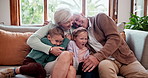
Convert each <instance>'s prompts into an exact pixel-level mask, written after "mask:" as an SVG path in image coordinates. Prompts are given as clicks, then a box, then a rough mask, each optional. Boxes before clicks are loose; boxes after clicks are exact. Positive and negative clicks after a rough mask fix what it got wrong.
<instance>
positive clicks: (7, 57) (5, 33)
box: [0, 25, 148, 78]
mask: <svg viewBox="0 0 148 78" xmlns="http://www.w3.org/2000/svg"><path fill="white" fill-rule="evenodd" d="M40 28H41V27H33V26H31V27H25V26H5V25H0V70H2V69H5V68H9V67H17V66H20V65H21V64H22V62H23V60H24V58H25V56H26V55H27V54H28V53H29V52H30V50H31V48H30V47H29V46H28V45H27V44H26V40H27V39H28V37H29V36H30V35H32V34H33V33H34V32H35V31H36V30H38V29H40ZM124 31H125V34H126V41H127V43H128V45H129V47H130V48H131V49H132V50H133V51H134V52H135V55H136V57H137V59H138V60H139V61H140V62H141V64H142V65H143V66H144V67H145V68H146V69H148V61H146V60H147V59H148V57H147V56H148V32H144V34H143V33H142V32H143V31H137V30H128V29H125V30H124ZM15 78H33V77H30V76H26V75H21V74H19V75H16V76H15Z"/></svg>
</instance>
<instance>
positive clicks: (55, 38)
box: [52, 35, 64, 40]
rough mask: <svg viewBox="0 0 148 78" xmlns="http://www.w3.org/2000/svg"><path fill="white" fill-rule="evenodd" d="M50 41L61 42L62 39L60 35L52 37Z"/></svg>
mask: <svg viewBox="0 0 148 78" xmlns="http://www.w3.org/2000/svg"><path fill="white" fill-rule="evenodd" d="M52 39H54V40H63V39H64V38H63V37H62V36H61V35H53V36H52Z"/></svg>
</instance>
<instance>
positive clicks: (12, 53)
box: [0, 29, 32, 65]
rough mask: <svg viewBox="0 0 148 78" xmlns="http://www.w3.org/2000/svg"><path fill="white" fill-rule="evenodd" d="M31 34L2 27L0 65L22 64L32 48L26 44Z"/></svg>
mask: <svg viewBox="0 0 148 78" xmlns="http://www.w3.org/2000/svg"><path fill="white" fill-rule="evenodd" d="M31 34H32V33H31V32H28V33H20V32H10V31H5V30H2V29H0V65H21V64H22V63H23V60H24V58H25V57H26V55H27V54H28V53H29V52H30V49H31V48H30V47H29V46H28V45H27V44H26V40H27V39H28V37H29V36H30V35H31Z"/></svg>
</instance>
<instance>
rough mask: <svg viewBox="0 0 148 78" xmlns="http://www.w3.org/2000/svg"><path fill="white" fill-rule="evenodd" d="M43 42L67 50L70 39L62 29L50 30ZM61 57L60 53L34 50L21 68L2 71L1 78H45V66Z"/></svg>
mask: <svg viewBox="0 0 148 78" xmlns="http://www.w3.org/2000/svg"><path fill="white" fill-rule="evenodd" d="M41 41H42V42H43V43H45V44H47V45H50V46H52V47H54V46H59V47H63V50H65V49H66V47H67V45H68V43H69V39H67V38H64V31H63V30H62V29H61V28H60V27H55V28H53V29H50V30H49V32H48V35H47V37H44V38H42V39H41ZM59 55H60V54H59V53H49V54H46V53H44V52H41V51H38V50H34V49H32V50H31V52H30V53H29V54H28V55H27V56H26V58H25V60H24V62H23V65H22V66H21V67H17V68H10V69H5V70H2V71H1V72H0V78H8V77H11V76H12V77H13V76H15V75H17V74H24V75H30V76H34V77H35V78H45V77H46V69H45V68H44V67H45V65H46V64H47V63H48V62H52V61H54V60H56V58H57V57H58V56H59ZM53 65H54V64H53ZM52 67H53V66H52ZM47 70H49V69H47Z"/></svg>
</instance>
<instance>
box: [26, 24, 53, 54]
mask: <svg viewBox="0 0 148 78" xmlns="http://www.w3.org/2000/svg"><path fill="white" fill-rule="evenodd" d="M51 28H53V26H52V24H49V25H47V26H44V27H42V28H40V29H39V30H37V31H36V32H35V33H34V34H32V35H31V36H30V37H29V38H28V40H27V44H28V45H29V46H30V47H31V48H33V49H35V50H39V51H42V52H45V53H46V54H49V50H50V48H51V46H49V45H46V44H44V43H42V42H41V38H43V37H45V36H46V35H47V33H48V31H49V29H51Z"/></svg>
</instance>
